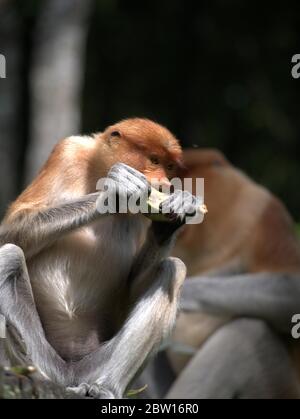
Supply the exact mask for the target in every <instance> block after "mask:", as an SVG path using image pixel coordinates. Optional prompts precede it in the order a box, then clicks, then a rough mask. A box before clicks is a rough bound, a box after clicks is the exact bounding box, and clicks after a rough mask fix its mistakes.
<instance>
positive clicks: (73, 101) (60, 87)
mask: <svg viewBox="0 0 300 419" xmlns="http://www.w3.org/2000/svg"><path fill="white" fill-rule="evenodd" d="M91 1H92V0H84V1H83V0H46V1H45V4H44V5H43V7H42V8H41V12H40V15H39V17H38V20H37V25H36V28H35V33H34V42H35V45H34V49H33V63H32V70H31V77H30V79H31V80H30V83H31V85H30V88H31V95H32V100H31V103H32V104H31V135H30V138H31V141H30V145H29V149H28V155H27V164H26V181H27V182H29V181H30V180H32V178H33V177H34V176H35V175H36V173H37V171H38V170H39V168H40V167H41V165H42V164H43V163H44V162H45V160H46V159H47V157H48V155H49V153H50V151H51V150H52V148H53V146H54V145H55V144H56V143H57V141H58V140H60V139H62V138H64V137H66V136H69V135H72V134H76V133H78V132H79V131H80V125H81V119H80V108H81V103H80V102H81V88H82V82H83V74H84V69H85V65H84V63H85V45H86V37H87V32H88V17H89V11H90V9H91Z"/></svg>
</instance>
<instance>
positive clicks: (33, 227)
mask: <svg viewBox="0 0 300 419" xmlns="http://www.w3.org/2000/svg"><path fill="white" fill-rule="evenodd" d="M106 181H107V185H108V186H109V188H110V189H109V191H108V192H104V191H100V192H97V193H93V194H89V195H86V196H83V197H80V198H78V199H75V200H73V201H71V202H68V203H65V204H62V205H58V206H55V207H52V208H48V209H43V210H41V211H34V210H31V211H22V212H21V213H20V215H17V216H15V217H9V218H8V221H6V222H4V223H3V224H2V225H1V227H0V245H2V244H5V243H13V244H16V245H17V246H19V247H21V248H22V250H23V252H24V253H25V256H26V258H28V257H32V256H34V255H36V254H38V253H39V252H40V251H41V250H42V249H43V248H45V247H47V246H49V245H51V244H52V243H54V242H55V241H56V240H58V239H60V238H62V237H63V236H64V235H65V234H66V233H69V232H71V231H73V230H75V229H77V228H80V227H83V226H85V225H88V224H89V223H92V222H93V221H95V220H96V219H98V218H100V217H103V216H105V215H107V214H108V212H107V211H108V210H109V208H107V207H105V206H104V207H101V203H102V202H104V201H105V199H106V198H107V197H108V194H112V196H113V201H114V202H117V198H119V199H124V200H126V201H128V199H130V198H131V197H132V196H133V195H136V196H141V197H143V196H144V195H145V196H148V191H149V184H148V182H147V180H146V177H145V176H144V175H143V174H142V173H140V172H138V171H137V170H134V169H132V168H131V167H129V166H127V165H125V164H122V163H118V164H116V165H114V166H113V167H112V168H111V170H110V171H109V173H108V175H107V178H106ZM104 186H105V183H104ZM116 209H117V208H116V206H115V207H114V208H113V211H114V212H113V213H115V211H116ZM101 211H103V212H101ZM110 213H111V211H110Z"/></svg>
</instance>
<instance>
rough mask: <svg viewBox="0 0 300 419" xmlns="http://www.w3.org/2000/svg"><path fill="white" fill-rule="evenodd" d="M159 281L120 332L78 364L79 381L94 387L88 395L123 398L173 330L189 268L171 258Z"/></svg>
mask: <svg viewBox="0 0 300 419" xmlns="http://www.w3.org/2000/svg"><path fill="white" fill-rule="evenodd" d="M155 273H156V276H155V277H154V278H156V279H155V282H154V283H153V284H152V286H151V287H150V288H149V289H148V290H147V292H145V293H144V295H143V296H142V297H141V298H140V299H139V300H138V302H137V304H136V306H135V308H134V309H133V311H132V314H131V316H130V317H129V319H128V320H127V321H126V323H125V324H124V326H123V327H122V329H121V330H120V332H119V333H118V334H117V335H116V336H115V337H114V338H113V339H112V340H111V341H109V342H108V343H107V344H106V345H105V346H103V347H102V348H100V349H99V350H98V351H96V352H94V353H93V354H90V355H88V356H87V357H85V358H84V359H83V360H81V361H80V362H79V363H78V365H77V368H78V369H77V381H78V382H79V383H80V382H86V383H89V384H91V386H90V387H89V388H88V387H87V395H89V396H92V397H94V398H121V397H122V396H123V394H124V392H125V390H126V388H127V387H128V385H129V384H130V382H131V381H132V379H133V378H134V377H135V375H136V374H137V372H138V371H139V369H140V368H141V367H142V366H143V364H144V363H145V361H146V359H147V358H148V356H149V355H150V354H151V353H152V352H153V351H155V350H156V349H157V348H158V346H159V345H160V343H161V341H162V340H163V339H164V338H165V337H166V336H167V335H168V334H169V333H170V331H171V329H172V328H173V325H174V322H175V318H176V313H177V303H178V297H179V291H180V288H181V286H182V283H183V281H184V279H185V275H186V268H185V266H184V264H183V263H182V262H181V261H180V260H179V259H176V258H168V259H166V260H164V261H162V262H161V263H160V265H159V266H158V267H157V269H156V272H155Z"/></svg>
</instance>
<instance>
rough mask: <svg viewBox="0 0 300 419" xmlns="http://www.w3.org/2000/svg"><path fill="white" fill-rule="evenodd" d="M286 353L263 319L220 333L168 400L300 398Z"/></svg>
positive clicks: (234, 325)
mask: <svg viewBox="0 0 300 419" xmlns="http://www.w3.org/2000/svg"><path fill="white" fill-rule="evenodd" d="M299 397H300V385H299V380H298V378H297V376H296V373H295V370H294V368H293V366H292V363H291V360H290V357H289V354H288V351H287V350H286V348H285V347H284V344H283V343H282V341H281V340H280V338H279V337H277V336H276V334H275V333H273V332H272V331H271V329H270V328H269V327H268V326H267V324H266V323H264V322H263V321H261V320H250V319H239V320H235V321H232V322H230V323H229V324H227V325H225V326H223V327H222V328H220V329H218V331H217V332H216V333H215V334H214V335H213V336H212V337H211V338H210V339H208V340H207V342H206V343H205V344H204V346H203V347H202V348H201V349H200V350H199V351H198V353H197V354H196V355H195V357H194V358H193V359H192V360H191V362H190V363H189V364H188V365H187V367H186V368H185V369H184V370H183V372H182V373H181V374H180V376H179V377H178V379H177V380H176V381H175V383H174V384H173V386H172V387H171V389H170V391H169V392H168V393H167V395H166V398H167V399H174V398H181V399H185V398H188V399H212V398H226V399H227V398H228V399H235V398H272V399H275V398H299Z"/></svg>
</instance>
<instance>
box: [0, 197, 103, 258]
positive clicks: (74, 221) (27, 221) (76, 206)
mask: <svg viewBox="0 0 300 419" xmlns="http://www.w3.org/2000/svg"><path fill="white" fill-rule="evenodd" d="M98 197H99V193H94V194H90V195H86V196H84V197H81V198H79V199H77V200H74V201H72V202H68V203H66V204H63V205H59V206H57V207H53V208H49V209H45V210H41V211H30V212H27V211H26V212H24V213H21V214H20V215H18V216H16V217H15V218H13V219H12V220H11V221H9V222H4V223H3V224H2V225H1V227H0V245H3V244H5V243H13V244H16V245H17V246H19V247H21V248H22V250H23V251H24V253H25V256H26V258H28V257H32V256H34V255H35V254H37V253H39V252H40V251H41V250H42V249H43V248H45V247H47V246H49V245H51V244H52V243H53V242H55V241H56V240H58V239H59V238H61V237H63V236H64V235H65V234H66V233H68V232H70V231H72V230H75V229H76V228H79V227H82V226H84V225H86V224H88V223H91V222H92V221H94V220H95V219H96V218H97V217H99V216H100V214H99V213H98V212H97V208H96V200H97V199H98Z"/></svg>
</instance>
